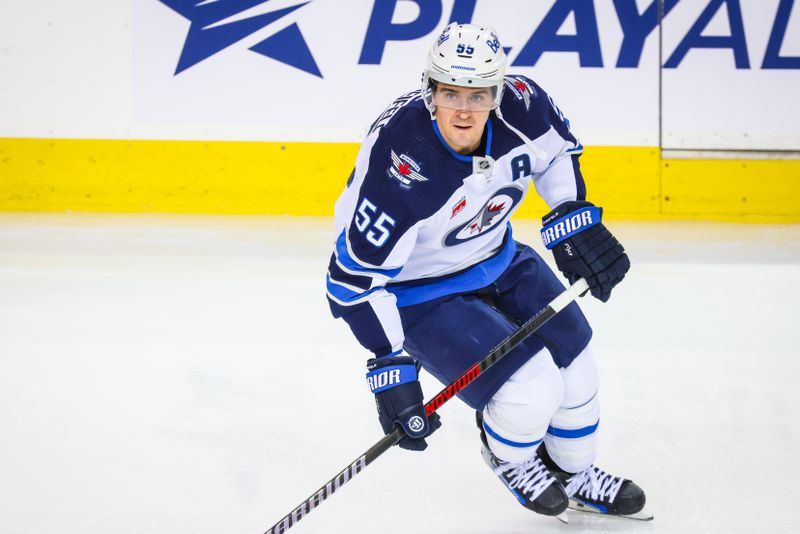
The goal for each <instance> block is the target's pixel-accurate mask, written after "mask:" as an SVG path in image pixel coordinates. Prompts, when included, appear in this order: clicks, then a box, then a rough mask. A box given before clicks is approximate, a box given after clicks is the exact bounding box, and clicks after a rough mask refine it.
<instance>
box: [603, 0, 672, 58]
mask: <svg viewBox="0 0 800 534" xmlns="http://www.w3.org/2000/svg"><path fill="white" fill-rule="evenodd" d="M659 3H660V0H653V2H652V3H651V4H650V6H649V7H648V8H647V9H645V10H644V13H642V14H639V9H638V8H637V6H636V0H614V7H615V8H616V10H617V18H618V19H619V23H620V26H622V34H623V39H622V46H621V47H620V50H619V57H617V68H633V69H635V68H637V67H638V66H639V60H641V58H642V50H643V49H644V42H645V41H646V40H647V37H648V36H649V35H650V34H651V33H652V32H653V30H654V29H655V28H656V27H657V26H658V19H659V14H658V4H659ZM677 3H678V0H666V1H665V2H664V8H663V9H664V12H663V13H662V15H661V16H662V18H663V17H665V16H666V15H667V14H668V13H669V12H670V11H672V8H673V7H675V5H676V4H677Z"/></svg>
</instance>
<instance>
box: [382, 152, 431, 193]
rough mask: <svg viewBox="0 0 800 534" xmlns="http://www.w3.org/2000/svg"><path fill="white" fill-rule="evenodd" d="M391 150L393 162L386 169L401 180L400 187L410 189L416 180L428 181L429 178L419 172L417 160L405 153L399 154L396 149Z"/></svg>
mask: <svg viewBox="0 0 800 534" xmlns="http://www.w3.org/2000/svg"><path fill="white" fill-rule="evenodd" d="M390 152H391V153H392V164H391V165H389V168H388V169H386V174H387V175H388V176H390V177H392V178H394V179H396V180H397V181H398V182H400V187H402V188H404V189H408V188H410V187H411V185H412V184H413V183H414V181H417V182H427V181H428V179H427V178H425V177H424V176H422V175H421V174H420V173H419V171H420V168H419V165H417V162H416V161H414V160H413V159H411V158H410V157H408V156H406V155H405V154H400V155H399V156H398V155H397V154H396V153H395V151H394V150H391V151H390Z"/></svg>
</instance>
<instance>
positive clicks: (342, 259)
mask: <svg viewBox="0 0 800 534" xmlns="http://www.w3.org/2000/svg"><path fill="white" fill-rule="evenodd" d="M336 262H337V263H338V264H339V265H340V266H341V267H342V268H343V269H344V270H345V271H347V272H349V273H353V274H360V273H369V274H372V275H378V276H383V277H386V278H394V277H395V276H397V275H398V274H400V271H402V270H403V268H402V267H397V268H395V269H391V268H390V269H384V268H380V267H376V266H374V265H364V264H363V263H362V262H359V261H357V260H356V259H354V258H353V256H352V255H351V254H350V250H349V247H348V246H347V233H346V231H342V233H341V234H339V238H338V239H337V240H336Z"/></svg>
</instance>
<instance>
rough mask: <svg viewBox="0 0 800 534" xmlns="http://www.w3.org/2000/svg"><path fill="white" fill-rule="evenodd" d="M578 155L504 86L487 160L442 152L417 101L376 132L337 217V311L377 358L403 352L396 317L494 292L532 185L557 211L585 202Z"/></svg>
mask: <svg viewBox="0 0 800 534" xmlns="http://www.w3.org/2000/svg"><path fill="white" fill-rule="evenodd" d="M582 150H583V147H582V146H581V145H580V144H579V143H578V141H577V140H576V138H575V137H574V136H573V135H572V134H571V133H570V131H569V121H567V120H566V119H565V118H564V116H563V115H562V114H561V112H560V111H559V109H558V108H557V107H556V105H555V104H554V103H553V101H552V99H550V97H549V96H548V95H547V94H546V93H545V92H544V91H543V90H542V89H541V88H540V87H539V86H538V85H536V84H535V83H534V82H533V81H531V80H530V79H528V78H526V77H524V76H507V77H506V80H505V90H504V96H503V100H502V102H501V105H500V108H499V110H495V111H494V112H492V113H491V114H490V116H489V120H488V121H487V123H486V128H485V130H484V135H483V139H482V142H481V146H480V147H479V149H478V152H479V154H480V155H471V156H463V155H460V154H458V153H456V152H454V151H453V150H452V149H451V148H450V147H449V146H448V145H447V144H446V143H445V141H444V139H443V138H442V135H441V133H440V132H439V130H438V125H437V123H436V121H434V120H431V117H430V114H429V113H428V110H427V109H426V108H425V105H424V103H423V102H422V99H421V98H420V94H419V91H415V92H412V93H408V94H406V95H403V96H402V97H400V98H399V99H398V100H396V101H395V102H394V103H393V104H392V105H391V106H390V107H389V108H388V109H387V110H386V111H384V112H383V113H382V114H381V116H380V117H379V118H378V120H376V121H375V123H374V124H373V125H372V128H371V129H370V132H369V134H368V135H367V137H366V139H365V141H364V143H363V145H362V146H361V149H360V151H359V153H358V157H357V160H356V165H355V169H354V170H353V173H352V174H351V176H350V179H349V180H348V183H347V187H346V188H345V190H344V191H343V192H342V194H341V196H340V197H339V199H338V201H337V202H336V207H335V225H336V233H335V240H336V241H335V249H334V252H333V255H332V256H331V261H330V264H329V268H328V276H327V294H328V300H329V303H330V305H331V310H332V312H333V314H334V316H336V317H343V318H344V319H345V320H346V321H347V322H348V324H349V325H350V327H351V329H352V330H353V333H354V334H355V336H356V338H357V339H358V340H359V342H360V343H361V344H362V345H363V346H365V347H366V348H367V349H369V350H371V351H372V352H374V353H375V355H376V356H384V355H386V354H390V353H397V352H399V351H401V350H402V346H403V339H404V335H403V327H402V323H401V320H400V314H399V312H398V307H403V306H413V305H415V304H419V303H422V302H427V301H430V300H432V299H436V298H439V297H442V296H445V295H449V294H454V293H461V292H468V291H475V290H477V289H480V288H482V287H485V286H487V285H489V284H491V283H492V282H493V281H494V280H496V279H497V278H498V277H499V275H500V274H501V273H502V272H503V271H504V270H505V269H506V267H507V266H508V265H509V263H510V262H511V260H512V258H513V256H514V252H515V242H514V240H513V238H512V236H511V224H510V223H509V217H511V215H512V214H513V213H514V211H516V209H517V208H518V207H519V205H520V203H521V202H522V199H523V198H524V197H525V195H526V194H527V192H528V188H529V187H530V184H531V182H532V183H533V184H534V186H535V188H536V190H537V192H538V194H539V195H540V196H541V197H542V198H543V199H544V200H545V202H547V204H548V205H549V206H551V207H555V206H557V205H558V204H560V203H562V202H565V201H568V200H583V199H585V195H586V191H585V186H584V182H583V178H582V176H581V173H580V168H579V164H578V156H579V155H580V153H581V152H582Z"/></svg>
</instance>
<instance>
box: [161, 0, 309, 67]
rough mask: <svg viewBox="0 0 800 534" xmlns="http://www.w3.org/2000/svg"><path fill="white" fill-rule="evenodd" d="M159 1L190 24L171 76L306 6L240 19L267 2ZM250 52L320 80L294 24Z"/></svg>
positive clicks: (235, 0)
mask: <svg viewBox="0 0 800 534" xmlns="http://www.w3.org/2000/svg"><path fill="white" fill-rule="evenodd" d="M160 2H161V3H162V4H164V5H165V6H167V7H169V8H170V9H172V10H173V11H175V12H177V13H178V14H180V15H182V16H183V17H185V18H187V19H189V21H191V26H190V27H189V34H188V35H187V36H186V42H185V43H184V45H183V51H181V57H180V59H179V60H178V66H177V68H176V69H175V75H178V74H180V73H181V72H183V71H185V70H186V69H188V68H189V67H192V66H194V65H197V64H198V63H200V62H201V61H204V60H206V59H208V58H210V57H211V56H213V55H214V54H216V53H217V52H221V51H222V50H224V49H226V48H228V47H229V46H231V45H234V44H236V43H238V42H239V41H241V40H242V39H244V38H246V37H248V36H250V35H252V34H253V33H255V32H257V31H259V30H261V29H263V28H265V27H267V26H269V25H270V24H272V23H273V22H275V21H277V20H279V19H281V18H283V17H285V16H286V15H288V14H289V13H292V12H293V11H295V10H297V9H299V8H301V7H303V6H305V5H306V4H309V3H310V2H303V3H302V4H297V5H294V6H289V7H286V8H283V9H278V10H276V11H270V12H269V13H262V14H260V15H253V16H251V17H246V16H244V17H242V16H240V15H242V13H244V12H245V11H247V10H248V9H250V8H253V7H256V6H259V5H263V4H266V3H267V2H269V0H160ZM250 50H252V51H253V52H255V53H257V54H261V55H262V56H266V57H269V58H272V59H274V60H276V61H280V62H281V63H284V64H286V65H290V66H292V67H295V68H297V69H300V70H302V71H304V72H307V73H309V74H313V75H314V76H318V77H320V78H322V73H321V72H320V70H319V67H318V66H317V62H316V61H314V56H313V55H312V54H311V50H309V48H308V45H307V44H306V40H305V38H304V37H303V34H302V32H301V31H300V28H299V27H298V26H297V24H296V23H293V24H291V25H290V26H288V27H286V28H284V29H282V30H280V31H279V32H277V33H275V34H273V35H270V36H269V37H267V38H266V39H264V40H263V41H261V42H259V43H257V44H255V45H253V46H251V47H250Z"/></svg>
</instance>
